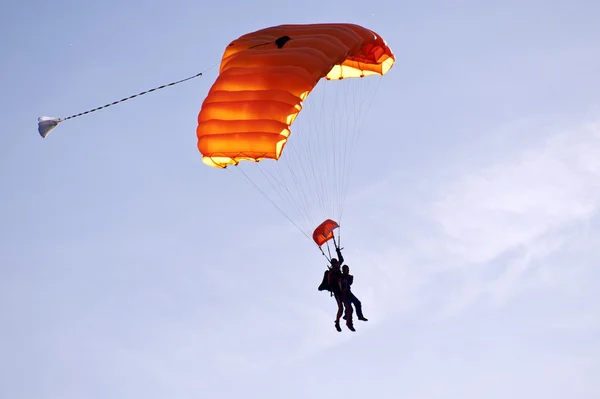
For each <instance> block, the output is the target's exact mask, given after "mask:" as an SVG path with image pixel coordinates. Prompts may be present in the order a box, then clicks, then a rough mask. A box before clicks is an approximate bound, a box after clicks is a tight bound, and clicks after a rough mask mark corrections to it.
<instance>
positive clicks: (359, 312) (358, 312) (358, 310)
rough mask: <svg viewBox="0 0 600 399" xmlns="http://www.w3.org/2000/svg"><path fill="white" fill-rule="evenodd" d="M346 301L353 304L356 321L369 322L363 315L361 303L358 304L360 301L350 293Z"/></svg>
mask: <svg viewBox="0 0 600 399" xmlns="http://www.w3.org/2000/svg"><path fill="white" fill-rule="evenodd" d="M348 299H349V301H350V302H352V303H353V304H354V307H355V308H356V316H358V320H362V321H369V319H367V318H366V317H365V316H364V315H363V312H362V303H361V302H360V300H359V299H358V298H357V297H356V296H355V295H354V294H353V293H350V294H349V295H348Z"/></svg>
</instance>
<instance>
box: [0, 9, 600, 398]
mask: <svg viewBox="0 0 600 399" xmlns="http://www.w3.org/2000/svg"><path fill="white" fill-rule="evenodd" d="M501 3H502V4H500V2H497V3H494V4H493V3H491V2H489V3H486V2H478V1H458V2H453V3H452V5H450V4H449V3H448V2H442V1H418V2H417V1H412V2H403V3H402V4H400V3H399V2H395V1H378V2H375V3H373V4H372V5H371V4H369V5H365V4H364V2H358V1H353V0H352V1H346V2H338V1H330V2H317V1H306V2H303V3H289V4H284V3H281V2H268V1H256V2H235V1H233V2H224V3H219V2H215V3H212V4H208V3H202V2H188V1H172V2H170V3H169V5H167V4H166V2H152V1H147V2H135V3H121V2H116V1H110V0H109V1H105V2H101V3H98V2H95V3H92V2H89V3H85V2H68V1H57V2H54V3H52V4H50V3H37V2H30V3H22V2H17V1H9V3H8V4H7V5H6V6H5V12H3V13H2V15H0V33H1V37H2V39H1V40H0V49H1V50H2V54H3V62H2V63H0V72H1V73H0V80H1V87H2V88H3V90H2V96H1V97H0V101H1V103H0V105H1V107H0V109H1V110H2V115H3V116H4V117H3V118H2V119H3V121H4V128H3V130H2V134H1V135H0V140H1V142H0V154H1V156H0V167H1V169H2V173H1V174H0V187H1V192H2V195H1V196H0V226H1V227H0V326H1V327H2V328H0V354H1V356H0V397H3V398H11V399H21V398H23V399H25V398H27V399H29V398H36V399H51V398H52V399H54V398H56V399H58V398H60V399H68V398H73V399H75V398H77V399H87V398H90V399H92V398H93V399H96V398H108V397H110V398H132V397H144V398H147V399H154V398H230V397H239V396H240V395H246V396H248V395H250V396H252V397H264V398H280V397H286V398H293V399H295V398H306V397H314V398H329V397H332V395H343V396H344V397H346V398H364V397H390V398H393V397H403V398H414V399H420V398H457V397H460V398H464V399H468V398H481V397H486V398H506V397H512V398H531V397H544V398H565V397H577V398H594V397H598V396H599V395H600V382H599V381H600V380H599V379H598V378H597V376H598V375H600V360H599V359H600V342H599V338H598V337H600V293H599V292H598V290H597V289H596V283H595V282H596V281H598V278H600V272H599V269H598V264H599V260H600V246H599V245H598V242H599V240H600V216H599V213H598V211H599V209H600V183H599V182H600V94H599V93H600V92H599V91H598V87H600V74H598V71H599V70H600V52H599V51H598V45H597V43H598V41H599V40H600V27H599V26H598V23H597V16H598V15H600V4H598V3H597V2H595V1H591V0H590V1H570V2H558V1H505V2H501ZM312 22H353V23H358V24H361V25H364V26H366V27H369V28H371V29H373V30H375V31H377V32H378V33H379V34H381V35H382V36H383V37H384V38H385V39H386V40H387V42H388V44H389V45H390V46H391V48H392V49H393V50H394V52H395V54H396V56H397V63H396V65H395V67H394V68H393V69H392V71H391V72H390V73H389V75H387V76H386V77H385V78H384V79H383V80H382V84H381V86H380V87H379V90H378V92H377V97H376V98H375V101H374V103H373V106H372V108H371V111H370V113H369V115H368V116H367V117H366V118H364V120H365V121H366V122H365V130H364V131H363V132H362V136H361V137H362V141H361V147H360V151H361V154H376V155H377V156H378V159H379V162H377V163H375V162H361V160H360V158H359V157H357V158H355V159H354V161H355V165H354V166H353V170H352V171H353V173H352V177H351V179H352V185H351V186H350V190H349V192H348V195H347V197H346V205H345V208H344V224H343V234H344V247H345V251H344V253H345V257H346V259H347V261H348V263H349V264H350V265H351V270H352V272H353V274H354V275H355V285H354V291H355V293H356V294H357V296H359V297H360V298H361V300H362V302H363V306H364V310H365V315H366V316H367V317H368V318H369V321H368V322H367V323H360V322H356V327H357V331H356V332H355V333H351V332H349V331H348V330H347V329H344V330H343V332H342V333H338V332H336V331H335V330H334V328H333V318H334V314H335V303H334V301H333V300H332V299H331V298H330V297H329V296H328V295H327V294H325V293H322V292H318V291H317V290H316V287H317V286H318V284H319V282H320V279H321V276H322V272H323V270H324V266H325V263H324V259H323V257H322V256H321V254H320V253H319V252H318V250H316V249H315V247H314V246H313V245H311V244H310V242H309V241H307V240H306V239H305V238H304V237H303V236H302V235H301V234H299V232H298V231H297V230H296V229H295V227H294V226H292V225H291V224H290V223H289V222H288V221H287V220H286V219H285V218H283V217H282V216H281V215H280V214H279V213H278V212H277V211H276V210H274V209H273V207H271V205H270V204H269V203H268V202H266V201H265V200H264V199H263V198H262V197H261V196H260V195H259V194H257V193H256V191H254V190H253V189H252V188H251V187H248V186H247V185H245V184H243V182H240V181H235V180H232V179H228V178H224V177H223V174H221V173H218V172H220V171H216V170H215V169H211V168H208V167H206V166H204V165H203V164H202V162H201V157H200V154H199V153H198V151H197V149H196V137H195V127H196V117H197V113H198V111H199V109H200V106H201V104H202V101H203V99H204V96H205V95H206V92H207V91H208V89H209V88H210V85H211V84H212V82H213V80H214V78H215V77H216V75H215V73H216V70H215V69H211V70H210V71H208V72H207V74H206V75H205V76H204V77H201V78H198V79H195V80H193V81H191V82H187V83H185V84H182V85H179V86H175V87H172V88H169V89H165V90H161V91H159V92H156V93H154V94H151V95H148V96H143V97H140V98H137V99H135V100H132V101H128V102H126V103H124V104H120V105H118V106H115V107H111V108H109V109H106V110H103V111H101V112H97V113H93V114H90V115H87V116H85V117H82V118H78V119H74V120H71V121H68V122H66V123H64V124H62V125H60V126H59V127H58V128H57V129H56V130H55V131H53V132H52V133H51V134H50V135H49V136H48V138H47V139H46V140H42V139H41V138H40V137H39V135H38V133H37V130H36V129H37V126H36V122H37V121H36V118H37V117H38V116H41V115H51V116H68V115H71V114H74V113H77V112H81V111H84V110H86V109H89V108H93V107H95V106H99V105H102V104H105V103H107V102H111V101H113V100H115V99H119V98H122V97H124V96H127V95H130V94H134V93H136V92H139V91H142V90H145V89H148V88H151V87H155V86H158V85H160V84H162V83H168V82H171V81H174V80H177V79H181V78H185V77H187V76H190V75H193V74H195V73H197V72H199V71H203V70H206V69H208V68H210V67H211V66H213V65H215V63H217V62H218V61H219V59H220V57H221V55H222V51H223V49H224V47H225V46H226V45H227V44H228V43H229V42H230V41H231V40H233V39H235V38H237V37H238V36H240V35H241V34H244V33H246V32H249V31H253V30H256V29H260V28H262V27H266V26H271V25H277V24H282V23H312ZM240 201H241V202H242V203H243V206H242V205H240Z"/></svg>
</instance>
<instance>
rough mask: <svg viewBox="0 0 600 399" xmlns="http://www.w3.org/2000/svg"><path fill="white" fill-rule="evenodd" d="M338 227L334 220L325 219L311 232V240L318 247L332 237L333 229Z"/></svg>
mask: <svg viewBox="0 0 600 399" xmlns="http://www.w3.org/2000/svg"><path fill="white" fill-rule="evenodd" d="M338 227H340V226H339V225H338V224H337V222H336V221H334V220H331V219H327V220H326V221H324V222H323V223H321V224H320V225H319V226H318V227H317V228H316V229H315V231H314V232H313V240H314V241H315V243H316V244H317V245H318V246H319V247H320V246H321V245H323V244H325V243H326V242H327V241H329V240H331V239H332V238H333V230H335V229H337V228H338Z"/></svg>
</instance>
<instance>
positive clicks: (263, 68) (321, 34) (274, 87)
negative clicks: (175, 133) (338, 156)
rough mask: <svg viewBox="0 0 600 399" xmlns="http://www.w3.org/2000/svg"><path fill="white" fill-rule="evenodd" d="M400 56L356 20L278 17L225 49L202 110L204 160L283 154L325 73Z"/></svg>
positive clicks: (366, 71) (379, 69)
mask: <svg viewBox="0 0 600 399" xmlns="http://www.w3.org/2000/svg"><path fill="white" fill-rule="evenodd" d="M394 62H395V58H394V55H393V54H392V51H391V50H390V48H389V47H388V46H387V44H386V42H385V41H384V40H383V39H382V38H381V37H379V35H377V34H376V33H374V32H373V31H371V30H369V29H367V28H364V27H362V26H358V25H353V24H310V25H280V26H274V27H270V28H265V29H262V30H259V31H256V32H252V33H248V34H246V35H243V36H241V37H240V38H238V39H237V40H235V41H233V42H231V43H230V44H229V45H228V46H227V48H226V49H225V53H224V54H223V58H222V60H221V66H220V71H219V76H218V78H217V79H216V81H215V83H214V84H213V86H212V87H211V89H210V91H209V93H208V95H207V97H206V99H205V100H204V103H203V104H202V108H201V110H200V113H199V114H198V127H197V129H196V135H197V137H198V150H199V151H200V153H201V154H202V155H203V156H202V160H203V162H204V163H205V164H207V165H210V166H213V167H219V168H225V167H227V166H228V165H236V164H238V163H239V162H240V161H242V160H250V161H260V160H262V159H275V160H277V159H279V157H280V156H281V153H282V151H283V148H284V146H285V144H286V142H287V139H288V137H289V136H290V126H291V125H292V123H293V122H294V120H295V119H296V117H297V116H298V113H299V112H300V111H301V110H302V102H303V101H304V100H305V99H306V97H307V96H308V94H309V93H310V92H311V91H312V90H313V88H314V87H315V85H316V84H317V83H318V81H319V80H321V79H322V78H326V79H329V80H338V79H344V78H359V77H365V76H368V75H384V74H385V73H387V72H388V71H389V70H390V68H392V66H393V65H394Z"/></svg>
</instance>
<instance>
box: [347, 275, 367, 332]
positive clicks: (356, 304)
mask: <svg viewBox="0 0 600 399" xmlns="http://www.w3.org/2000/svg"><path fill="white" fill-rule="evenodd" d="M341 281H342V283H341V288H342V297H343V298H344V304H346V303H348V304H349V305H350V311H349V312H348V309H346V315H345V316H344V319H345V320H346V321H348V317H349V318H350V320H352V305H354V307H355V308H356V315H357V316H358V320H361V321H369V319H367V318H366V317H365V316H364V315H363V312H362V304H361V302H360V300H359V299H358V298H357V297H356V296H355V295H354V294H353V293H352V289H351V287H350V286H351V285H352V283H353V282H354V276H353V275H351V274H350V267H349V266H348V265H344V266H342V278H341Z"/></svg>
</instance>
